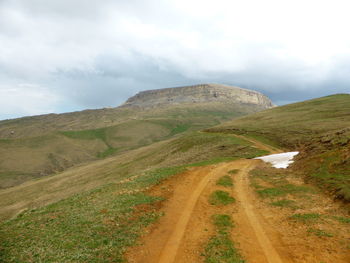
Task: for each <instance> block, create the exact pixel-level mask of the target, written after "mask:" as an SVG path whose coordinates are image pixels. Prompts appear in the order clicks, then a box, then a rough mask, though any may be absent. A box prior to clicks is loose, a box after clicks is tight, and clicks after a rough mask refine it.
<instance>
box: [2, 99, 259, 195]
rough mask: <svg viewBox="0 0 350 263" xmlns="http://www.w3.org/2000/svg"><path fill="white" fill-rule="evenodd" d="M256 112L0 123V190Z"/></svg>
mask: <svg viewBox="0 0 350 263" xmlns="http://www.w3.org/2000/svg"><path fill="white" fill-rule="evenodd" d="M257 110H258V108H254V107H253V106H251V105H250V106H249V105H241V106H239V105H232V104H225V103H221V104H218V103H198V104H183V105H173V106H171V107H161V108H154V109H148V110H140V109H136V108H135V109H126V108H114V109H103V110H95V111H94V110H88V111H83V112H76V113H69V114H59V115H43V116H36V117H29V118H22V119H15V120H8V121H2V122H0V189H1V188H7V187H10V186H14V185H18V184H20V183H23V182H25V181H27V180H30V179H33V178H39V177H43V176H47V175H51V174H55V173H57V172H61V171H63V170H65V169H67V168H69V167H72V166H74V165H77V164H79V163H86V162H90V161H93V160H97V159H101V158H105V157H108V156H111V155H115V154H120V153H123V152H125V151H128V150H132V149H136V148H139V147H142V146H145V145H150V144H152V143H154V142H158V141H161V140H166V139H169V138H171V137H173V136H176V135H177V134H180V133H184V132H188V131H194V130H200V129H203V128H207V127H210V126H213V125H217V124H219V123H221V122H223V121H226V120H230V119H233V118H235V117H238V116H242V115H244V114H248V113H250V112H254V111H257ZM11 131H13V132H14V133H13V134H11Z"/></svg>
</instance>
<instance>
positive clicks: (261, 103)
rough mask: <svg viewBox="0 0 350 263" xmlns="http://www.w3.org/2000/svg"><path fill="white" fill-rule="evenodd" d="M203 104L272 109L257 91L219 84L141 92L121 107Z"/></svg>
mask: <svg viewBox="0 0 350 263" xmlns="http://www.w3.org/2000/svg"><path fill="white" fill-rule="evenodd" d="M203 102H224V103H233V104H249V105H254V106H255V107H257V108H261V109H267V108H271V107H273V104H272V102H271V100H270V99H269V98H267V97H266V96H265V95H263V94H261V93H259V92H257V91H252V90H247V89H242V88H239V87H233V86H227V85H221V84H203V85H194V86H186V87H178V88H167V89H157V90H147V91H142V92H140V93H138V94H136V95H135V96H133V97H131V98H129V99H128V100H127V101H126V102H125V103H124V104H123V105H122V106H123V107H130V106H133V107H142V108H149V107H152V108H154V107H159V106H163V105H169V104H183V103H203Z"/></svg>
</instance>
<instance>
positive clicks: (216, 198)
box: [209, 190, 236, 206]
mask: <svg viewBox="0 0 350 263" xmlns="http://www.w3.org/2000/svg"><path fill="white" fill-rule="evenodd" d="M235 201H236V200H235V199H234V198H233V197H232V196H230V194H229V193H228V192H226V191H221V190H217V191H214V192H213V193H211V195H210V196H209V203H210V204H212V205H217V206H220V205H228V204H231V203H234V202H235Z"/></svg>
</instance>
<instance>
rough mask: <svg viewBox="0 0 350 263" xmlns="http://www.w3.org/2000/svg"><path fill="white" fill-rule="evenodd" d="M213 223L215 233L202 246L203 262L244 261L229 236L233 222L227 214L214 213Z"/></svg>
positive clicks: (229, 262)
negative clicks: (203, 246)
mask: <svg viewBox="0 0 350 263" xmlns="http://www.w3.org/2000/svg"><path fill="white" fill-rule="evenodd" d="M212 220H213V224H214V225H215V227H216V234H215V235H214V236H212V237H211V238H210V239H209V241H208V243H207V244H206V246H205V248H204V252H203V253H202V256H203V257H204V262H205V263H219V262H220V263H244V262H245V260H243V258H242V256H241V255H240V253H239V251H238V250H237V249H236V248H235V244H234V242H233V241H232V239H231V237H230V231H231V229H232V228H233V222H232V219H231V217H230V216H229V215H225V214H218V215H214V216H213V218H212Z"/></svg>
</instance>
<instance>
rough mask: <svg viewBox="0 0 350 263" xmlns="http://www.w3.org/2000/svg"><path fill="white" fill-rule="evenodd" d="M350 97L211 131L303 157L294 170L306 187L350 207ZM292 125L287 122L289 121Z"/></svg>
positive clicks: (337, 97) (322, 100)
mask: <svg viewBox="0 0 350 263" xmlns="http://www.w3.org/2000/svg"><path fill="white" fill-rule="evenodd" d="M349 111H350V95H349V94H336V95H331V96H326V97H322V98H317V99H313V100H308V101H304V102H298V103H293V104H289V105H284V106H281V107H276V108H272V109H269V110H265V111H262V112H258V113H255V114H251V115H249V116H245V117H242V118H239V119H237V120H234V121H231V122H229V123H225V124H222V125H220V126H218V127H214V128H211V129H209V130H208V131H211V132H221V133H229V134H242V135H245V136H247V137H252V138H255V139H257V140H259V141H262V142H265V143H267V144H270V145H274V146H280V148H281V147H282V148H286V149H291V150H297V149H299V148H300V146H301V145H303V146H306V147H303V151H302V153H301V155H300V158H298V159H297V162H296V163H295V164H294V165H293V166H294V167H295V169H297V170H298V171H299V172H303V174H304V176H305V178H306V180H307V181H309V182H312V183H314V184H315V185H316V186H318V187H319V188H320V189H322V190H324V192H326V193H328V194H331V195H333V197H335V198H337V199H341V200H344V201H345V202H349V201H350V177H349V174H350V162H349V158H348V156H349V154H350V148H349V144H350V130H349V129H348V127H350V115H349ZM286 120H288V121H286Z"/></svg>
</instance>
